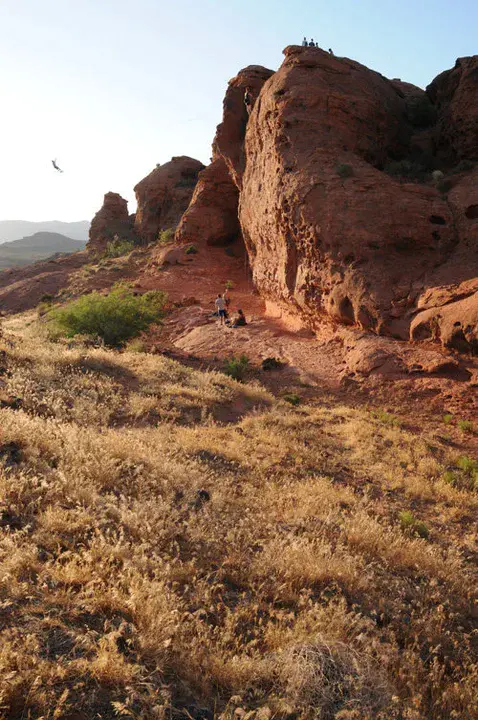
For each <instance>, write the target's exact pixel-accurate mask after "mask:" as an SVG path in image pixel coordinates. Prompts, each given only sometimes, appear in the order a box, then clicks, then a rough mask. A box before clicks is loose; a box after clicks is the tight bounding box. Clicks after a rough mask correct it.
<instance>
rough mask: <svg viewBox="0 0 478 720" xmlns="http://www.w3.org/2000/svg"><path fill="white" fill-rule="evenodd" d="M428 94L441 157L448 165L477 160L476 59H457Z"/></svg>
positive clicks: (477, 94)
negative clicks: (436, 117)
mask: <svg viewBox="0 0 478 720" xmlns="http://www.w3.org/2000/svg"><path fill="white" fill-rule="evenodd" d="M427 94H428V96H429V97H430V99H431V100H432V102H433V103H434V104H435V106H436V107H437V110H438V137H437V149H438V151H439V152H440V154H441V155H442V156H443V157H444V158H445V159H446V160H448V161H449V162H456V161H458V160H478V55H474V56H472V57H464V58H459V59H458V60H457V61H456V64H455V67H454V68H453V69H451V70H446V71H445V72H443V73H441V74H440V75H438V77H436V78H435V80H433V82H432V83H431V84H430V85H429V86H428V87H427Z"/></svg>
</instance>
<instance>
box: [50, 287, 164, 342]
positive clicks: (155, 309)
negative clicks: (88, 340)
mask: <svg viewBox="0 0 478 720" xmlns="http://www.w3.org/2000/svg"><path fill="white" fill-rule="evenodd" d="M165 303H166V295H165V294H164V293H163V292H161V291H151V292H147V293H144V295H135V294H134V293H133V292H132V290H131V289H130V288H129V287H128V286H127V285H124V284H118V285H116V286H114V287H113V289H112V290H111V291H110V293H109V294H108V295H100V294H99V293H98V292H92V293H90V294H88V295H83V296H82V297H80V298H78V299H77V300H74V301H73V302H70V303H68V304H67V305H64V306H62V307H60V308H56V309H54V310H52V311H51V312H50V313H48V324H49V328H50V331H51V332H52V333H53V335H57V336H58V335H64V336H66V337H74V336H75V335H80V334H81V335H93V336H98V337H100V338H101V339H102V340H103V342H104V343H105V344H106V345H108V346H110V347H118V346H120V345H123V344H124V343H125V342H126V341H127V340H129V339H130V338H133V337H136V336H137V335H139V334H140V333H141V332H143V331H144V330H146V329H147V328H148V327H149V325H151V324H153V323H158V322H160V320H161V318H162V317H163V315H164V306H165Z"/></svg>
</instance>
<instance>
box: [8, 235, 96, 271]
mask: <svg viewBox="0 0 478 720" xmlns="http://www.w3.org/2000/svg"><path fill="white" fill-rule="evenodd" d="M85 246H86V243H85V242H83V241H82V240H72V239H71V238H69V237H66V236H65V235H60V234H59V233H52V232H38V233H35V234H34V235H31V236H28V237H24V238H21V239H20V240H14V241H13V242H6V243H2V244H1V245H0V270H4V269H5V268H10V267H20V266H23V265H29V264H30V263H34V262H37V261H38V260H44V259H45V258H48V257H51V256H52V255H55V254H56V253H72V252H78V251H79V250H84V249H85Z"/></svg>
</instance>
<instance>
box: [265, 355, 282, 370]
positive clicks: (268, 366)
mask: <svg viewBox="0 0 478 720" xmlns="http://www.w3.org/2000/svg"><path fill="white" fill-rule="evenodd" d="M283 365H284V363H283V362H282V361H281V360H278V359H277V358H275V357H267V358H265V359H264V360H263V361H262V364H261V367H262V369H263V370H265V371H268V370H279V369H280V368H281V367H282V366H283Z"/></svg>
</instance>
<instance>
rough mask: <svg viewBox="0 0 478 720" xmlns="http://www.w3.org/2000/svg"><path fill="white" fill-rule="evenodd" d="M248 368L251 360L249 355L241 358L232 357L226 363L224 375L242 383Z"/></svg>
mask: <svg viewBox="0 0 478 720" xmlns="http://www.w3.org/2000/svg"><path fill="white" fill-rule="evenodd" d="M248 367H249V358H248V357H247V355H241V357H239V358H236V357H232V358H231V359H230V360H226V362H225V363H224V373H225V374H226V375H229V377H232V378H234V380H239V381H242V380H243V379H244V376H245V374H246V371H247V368H248Z"/></svg>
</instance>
